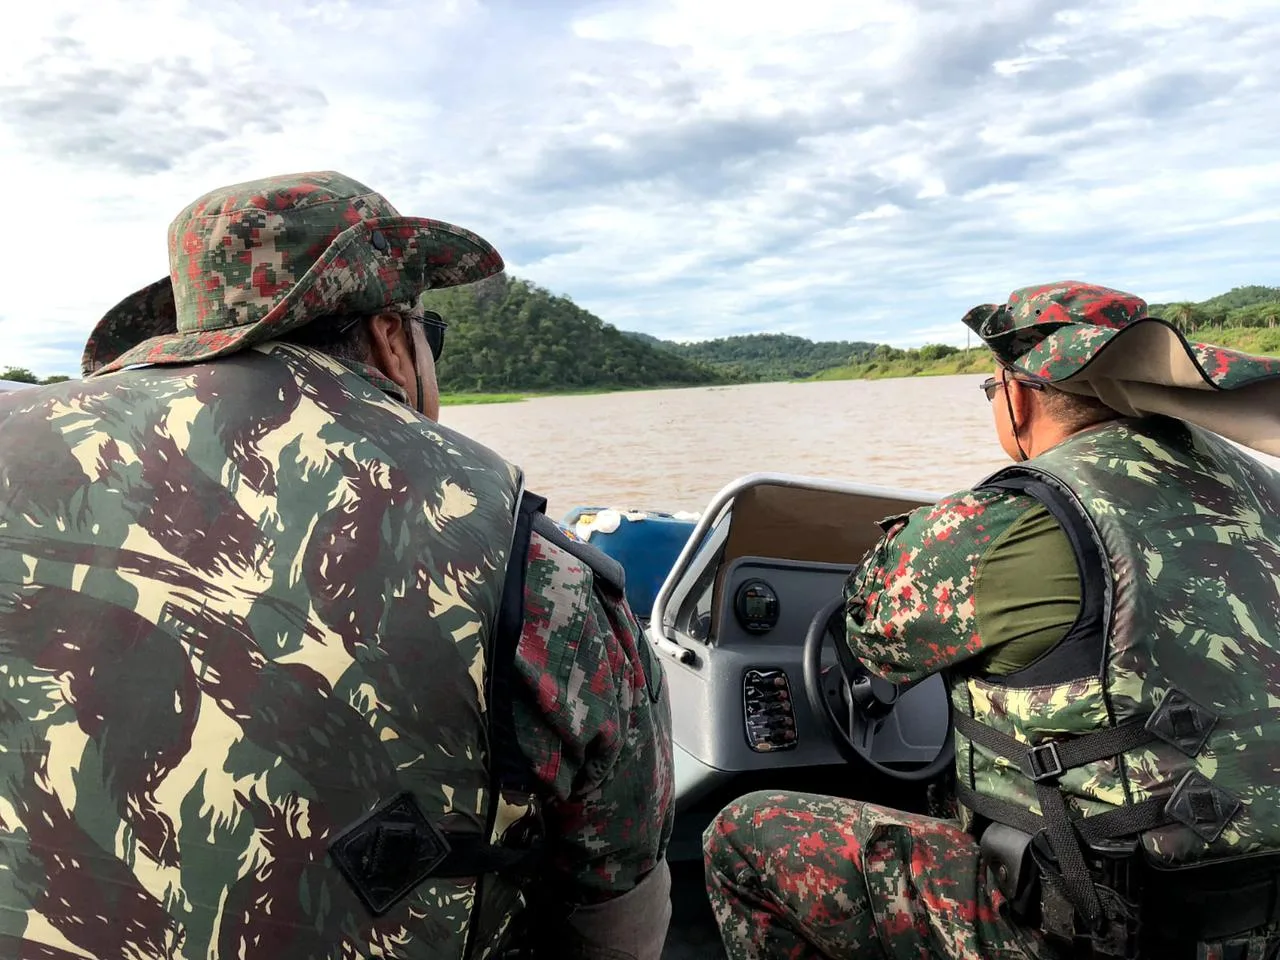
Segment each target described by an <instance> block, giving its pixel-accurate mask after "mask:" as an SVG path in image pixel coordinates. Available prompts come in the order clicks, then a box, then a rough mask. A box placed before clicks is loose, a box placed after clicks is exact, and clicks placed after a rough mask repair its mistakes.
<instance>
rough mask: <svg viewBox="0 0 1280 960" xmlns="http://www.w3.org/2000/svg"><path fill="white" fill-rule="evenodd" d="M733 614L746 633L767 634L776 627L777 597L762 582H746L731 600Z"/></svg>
mask: <svg viewBox="0 0 1280 960" xmlns="http://www.w3.org/2000/svg"><path fill="white" fill-rule="evenodd" d="M733 612H734V614H735V615H736V616H737V618H738V623H739V624H740V625H741V627H742V629H743V630H746V631H747V632H748V633H768V632H769V631H770V630H772V629H773V628H774V627H776V626H777V625H778V595H777V593H775V592H774V589H773V587H771V586H769V584H767V583H766V582H765V581H763V580H748V581H747V582H746V583H744V584H743V585H742V586H740V587H739V588H738V594H737V596H735V597H734V598H733Z"/></svg>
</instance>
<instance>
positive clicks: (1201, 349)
mask: <svg viewBox="0 0 1280 960" xmlns="http://www.w3.org/2000/svg"><path fill="white" fill-rule="evenodd" d="M995 339H998V338H993V340H995ZM987 345H988V346H989V347H991V349H992V351H993V352H994V353H995V354H996V356H997V357H998V358H999V359H1000V360H1001V361H1002V362H1003V363H1005V364H1006V365H1008V366H1009V367H1011V368H1013V369H1015V370H1018V371H1020V372H1022V373H1024V374H1027V375H1029V376H1032V377H1036V378H1039V379H1042V380H1045V381H1047V382H1049V383H1070V382H1073V381H1075V382H1079V381H1086V380H1095V379H1096V380H1112V381H1131V382H1141V383H1148V384H1153V385H1157V386H1166V387H1181V388H1183V389H1191V390H1236V389H1238V388H1240V387H1244V386H1248V385H1249V384H1254V383H1259V382H1262V381H1266V380H1271V379H1275V378H1277V377H1280V358H1276V357H1264V356H1258V355H1255V354H1249V353H1242V352H1241V351H1239V350H1231V349H1228V348H1226V347H1219V346H1215V345H1213V344H1208V343H1198V342H1196V341H1192V340H1188V339H1187V338H1186V337H1184V336H1183V335H1182V333H1181V332H1180V331H1178V330H1177V329H1176V328H1175V327H1174V326H1173V325H1172V324H1170V323H1169V322H1167V321H1165V320H1161V319H1158V318H1155V317H1149V318H1147V319H1145V320H1138V321H1137V322H1135V323H1132V324H1130V325H1128V326H1126V327H1122V328H1119V329H1117V328H1114V327H1099V326H1093V325H1086V324H1068V325H1066V326H1062V327H1059V328H1058V329H1056V330H1055V331H1054V332H1052V333H1050V334H1049V335H1048V336H1046V337H1045V338H1044V339H1042V340H1040V341H1039V342H1038V343H1036V344H1035V345H1034V346H1032V347H1031V348H1030V349H1028V350H1025V351H1024V352H1020V353H1019V354H1018V355H1016V356H1008V355H1007V353H1006V352H1007V351H1008V349H1009V348H1010V347H1013V349H1017V347H1016V346H1015V345H1014V344H1006V343H994V344H993V343H990V342H988V344H987ZM1118 346H1119V347H1120V348H1117V347H1118Z"/></svg>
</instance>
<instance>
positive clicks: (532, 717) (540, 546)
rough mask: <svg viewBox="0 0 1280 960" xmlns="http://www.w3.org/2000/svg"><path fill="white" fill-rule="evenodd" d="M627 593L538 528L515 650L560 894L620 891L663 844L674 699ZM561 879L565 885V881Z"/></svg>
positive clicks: (521, 720) (524, 726)
mask: <svg viewBox="0 0 1280 960" xmlns="http://www.w3.org/2000/svg"><path fill="white" fill-rule="evenodd" d="M645 643H646V641H645V640H644V637H643V635H642V633H641V629H640V626H639V624H638V623H637V622H636V619H635V616H634V615H633V614H632V612H631V610H630V608H629V607H628V606H627V604H626V603H625V601H624V599H623V597H622V596H621V595H620V594H619V593H617V592H616V591H614V589H613V588H612V587H611V586H610V585H608V584H606V583H605V582H604V581H602V580H598V579H597V578H595V577H594V576H593V574H592V572H591V569H590V568H589V567H588V566H587V565H586V564H584V563H582V562H581V561H579V560H578V559H577V558H576V557H574V556H572V555H571V554H570V553H568V552H567V551H565V550H563V549H561V548H560V547H558V546H556V545H555V544H553V543H551V542H550V541H548V540H546V539H545V538H543V537H541V536H539V535H538V534H537V533H536V532H535V533H534V535H533V537H532V539H531V541H530V547H529V569H528V574H527V579H526V586H525V625H524V633H523V635H522V637H521V640H520V644H519V646H518V648H517V654H516V675H517V676H518V677H519V678H520V683H521V685H522V692H523V693H524V694H526V695H525V696H517V698H516V702H515V704H514V710H515V721H516V729H517V730H518V731H519V740H520V746H521V749H522V750H523V751H524V753H525V755H526V756H527V757H528V758H529V760H530V762H531V763H532V765H533V769H534V771H535V773H536V774H537V776H538V779H539V780H540V781H541V782H542V783H543V784H544V785H545V787H546V793H545V796H546V797H547V798H548V800H547V803H546V807H545V816H546V821H547V828H548V835H549V839H550V847H551V862H550V864H549V871H548V872H547V873H546V874H545V879H546V881H547V883H548V886H549V888H550V885H552V884H554V885H555V887H558V888H559V890H558V891H556V896H557V899H563V900H564V901H565V902H567V903H590V902H599V901H602V900H606V899H610V898H612V897H614V896H618V895H621V894H623V893H626V892H627V891H628V890H630V889H631V888H632V887H634V886H635V885H636V883H637V882H638V881H639V880H641V879H643V878H644V876H645V875H646V874H647V873H648V872H649V871H650V870H652V869H653V868H654V867H655V866H656V865H657V864H658V863H659V862H660V861H661V860H662V858H663V857H664V856H666V847H667V841H668V839H669V838H670V835H671V828H672V820H673V805H672V791H673V785H672V777H671V770H672V759H671V734H670V730H671V706H670V701H669V699H668V693H667V687H666V684H661V686H660V687H659V686H658V684H657V680H658V678H659V677H660V676H661V675H660V674H656V675H655V677H654V679H655V684H654V686H653V689H654V690H660V694H661V695H660V696H659V697H654V696H651V694H650V685H649V684H648V683H647V682H646V676H647V674H646V667H647V668H648V670H651V671H660V670H661V665H660V664H659V663H658V662H657V661H656V660H654V659H652V658H651V657H650V656H649V651H648V648H647V647H646V646H644V644H645ZM561 891H562V892H561Z"/></svg>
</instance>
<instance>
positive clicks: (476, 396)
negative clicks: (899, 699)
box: [440, 327, 1280, 406]
mask: <svg viewBox="0 0 1280 960" xmlns="http://www.w3.org/2000/svg"><path fill="white" fill-rule="evenodd" d="M1188 339H1191V340H1196V339H1202V342H1205V343H1212V344H1215V345H1216V346H1220V347H1227V348H1229V349H1232V350H1241V351H1244V352H1245V353H1254V354H1262V355H1264V356H1271V357H1275V356H1280V327H1216V328H1212V329H1208V330H1202V331H1199V332H1198V333H1193V334H1191V335H1190V337H1189V338H1188ZM902 353H903V354H904V355H903V356H900V357H894V358H892V359H881V360H868V361H866V362H864V363H855V364H850V365H848V366H843V367H832V368H831V369H829V370H823V371H822V372H821V373H816V374H814V375H813V376H812V377H807V378H805V379H803V380H792V381H779V382H791V383H812V382H815V381H831V380H888V379H897V378H901V377H949V376H956V375H959V374H978V373H989V372H990V371H991V352H990V351H989V350H987V348H986V347H973V348H970V349H968V350H959V351H957V352H956V353H952V354H948V355H947V356H945V357H938V358H935V359H922V358H921V357H920V355H919V353H918V352H917V351H909V350H908V351H902ZM643 389H644V390H646V391H648V390H670V389H676V387H675V386H671V387H646V388H643ZM617 392H638V391H636V390H635V389H634V388H632V389H631V390H626V389H625V388H624V389H623V390H621V391H615V390H576V391H575V390H568V391H564V392H563V393H557V392H551V391H547V392H542V393H451V394H447V395H441V397H440V402H441V404H442V405H444V406H462V405H469V404H477V403H514V402H515V401H518V400H529V399H532V398H534V397H539V396H546V397H565V396H575V395H580V394H601V393H617Z"/></svg>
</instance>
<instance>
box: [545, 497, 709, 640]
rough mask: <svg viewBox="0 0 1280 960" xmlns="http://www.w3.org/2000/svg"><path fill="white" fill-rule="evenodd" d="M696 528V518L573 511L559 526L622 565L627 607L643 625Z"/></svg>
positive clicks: (603, 510) (590, 509)
mask: <svg viewBox="0 0 1280 960" xmlns="http://www.w3.org/2000/svg"><path fill="white" fill-rule="evenodd" d="M696 523H697V515H696V514H671V513H660V512H657V511H652V510H615V509H612V508H609V507H574V508H573V509H572V510H570V511H569V512H568V513H567V514H565V517H564V519H563V520H561V521H560V524H561V526H563V527H565V528H566V529H568V530H569V531H571V532H572V533H573V534H574V535H575V536H576V537H578V538H579V539H581V540H585V541H587V542H588V543H590V544H591V545H592V546H594V547H595V548H596V549H598V550H600V551H601V552H602V553H605V554H608V555H609V556H611V557H613V558H614V559H615V560H617V561H618V562H619V563H620V564H622V569H624V570H625V571H626V572H627V603H628V604H630V606H631V609H632V611H633V612H634V613H635V615H636V616H637V617H639V618H640V619H641V620H648V619H649V614H650V613H651V612H652V610H653V601H654V598H655V597H657V595H658V590H659V589H660V588H661V587H662V582H663V581H664V580H666V579H667V574H668V573H670V572H671V568H672V567H673V566H675V562H676V558H677V557H679V556H680V551H681V550H683V549H684V545H685V543H686V542H688V540H689V536H690V534H692V533H693V528H694V526H695V525H696Z"/></svg>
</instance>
